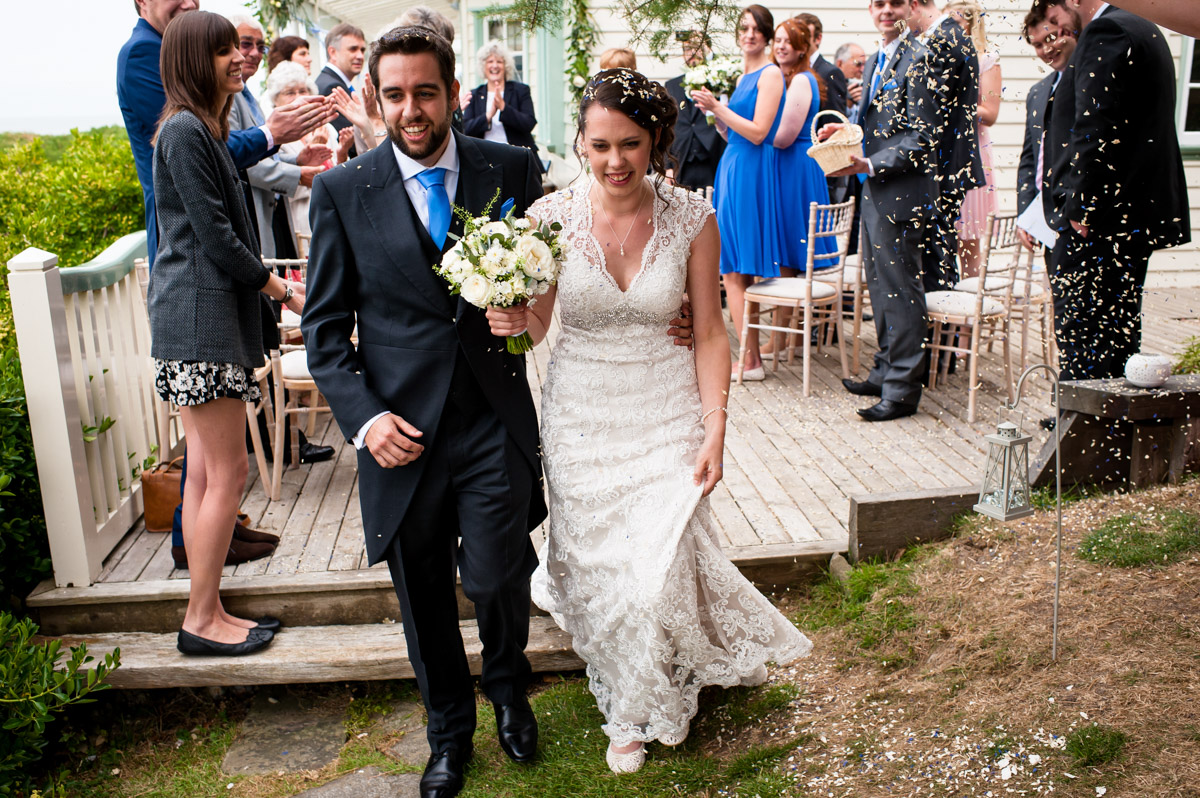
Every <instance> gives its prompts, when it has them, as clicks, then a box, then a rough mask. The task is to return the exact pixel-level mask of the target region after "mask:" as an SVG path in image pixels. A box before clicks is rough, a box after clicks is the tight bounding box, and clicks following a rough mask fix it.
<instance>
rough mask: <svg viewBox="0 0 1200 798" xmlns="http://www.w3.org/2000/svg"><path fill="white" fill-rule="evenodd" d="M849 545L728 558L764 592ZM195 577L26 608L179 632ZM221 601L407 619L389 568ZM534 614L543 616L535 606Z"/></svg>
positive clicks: (335, 574) (239, 591) (294, 582)
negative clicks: (395, 590) (401, 607)
mask: <svg viewBox="0 0 1200 798" xmlns="http://www.w3.org/2000/svg"><path fill="white" fill-rule="evenodd" d="M845 551H846V540H845V538H841V539H839V540H837V541H830V540H815V541H804V542H800V543H780V544H775V545H771V546H746V547H743V548H729V549H726V551H725V553H726V555H727V556H728V557H729V558H730V559H731V560H732V561H733V562H734V564H735V565H737V566H738V568H739V569H741V571H742V573H743V574H745V576H746V578H747V579H749V580H750V581H751V582H753V583H754V584H755V585H757V586H758V587H759V588H760V589H771V588H773V587H778V586H790V585H795V584H797V583H799V582H801V581H803V580H805V579H807V578H810V577H811V575H812V574H813V573H814V572H815V571H816V569H818V568H819V567H820V566H822V565H824V564H826V563H828V562H829V557H830V555H832V554H838V553H843V552H845ZM189 585H190V581H189V580H187V579H156V580H145V581H137V582H100V583H97V584H95V585H91V586H89V587H55V586H54V582H53V581H52V580H46V581H45V582H43V583H42V584H41V585H39V586H38V587H37V589H35V590H34V591H33V593H31V594H30V595H29V597H28V599H27V600H26V604H27V606H28V607H29V609H30V611H31V613H32V614H33V616H34V618H35V620H37V622H38V624H39V625H40V626H41V629H42V632H43V633H44V634H50V635H63V634H98V633H105V634H106V633H116V632H150V633H168V632H170V633H173V632H175V631H176V630H178V629H179V625H180V624H181V623H182V622H183V614H184V610H185V609H186V608H187V597H188V587H189ZM221 597H222V601H223V602H224V604H225V608H226V609H228V610H229V611H230V612H231V613H233V614H234V615H238V616H240V617H243V618H257V617H259V616H262V615H272V616H275V617H278V618H281V619H283V622H284V623H286V624H288V625H289V626H292V625H294V626H349V627H353V626H359V625H362V624H378V623H385V622H387V621H398V620H399V619H400V604H399V602H398V601H397V600H396V594H395V592H394V591H393V589H392V580H391V575H390V574H389V573H388V571H387V570H386V569H382V568H367V569H360V570H355V571H317V572H313V573H293V574H261V575H257V576H226V577H224V578H223V579H222V580H221ZM458 614H459V618H461V619H464V620H466V619H470V618H474V617H475V605H474V604H473V603H471V601H469V600H468V599H467V598H466V596H464V595H463V594H462V590H461V589H460V590H459V591H458ZM530 614H531V615H541V614H542V611H541V610H540V609H538V608H537V607H535V606H531V607H530Z"/></svg>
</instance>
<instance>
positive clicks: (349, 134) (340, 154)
mask: <svg viewBox="0 0 1200 798" xmlns="http://www.w3.org/2000/svg"><path fill="white" fill-rule="evenodd" d="M352 147H354V129H353V128H349V127H344V128H342V129H341V130H339V131H338V151H337V159H338V163H341V162H343V161H345V160H346V159H347V158H348V157H350V149H351V148H352Z"/></svg>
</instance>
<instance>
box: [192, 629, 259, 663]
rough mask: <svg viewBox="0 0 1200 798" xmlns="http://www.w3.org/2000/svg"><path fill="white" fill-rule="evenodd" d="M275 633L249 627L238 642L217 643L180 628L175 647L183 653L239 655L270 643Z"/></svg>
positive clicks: (221, 655)
mask: <svg viewBox="0 0 1200 798" xmlns="http://www.w3.org/2000/svg"><path fill="white" fill-rule="evenodd" d="M274 637H275V633H274V632H272V631H269V630H266V629H251V630H250V631H249V633H248V634H247V635H246V639H245V640H243V641H242V642H240V643H218V642H217V641H216V640H207V639H205V638H203V637H200V636H198V635H194V634H192V633H191V632H189V631H187V630H185V629H180V630H179V640H178V642H176V644H175V647H176V648H178V649H179V650H180V652H182V653H184V654H199V655H202V656H209V657H241V656H244V655H246V654H253V653H254V652H255V651H261V650H262V649H264V648H266V647H267V646H269V645H271V640H273V639H274Z"/></svg>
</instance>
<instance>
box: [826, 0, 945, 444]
mask: <svg viewBox="0 0 1200 798" xmlns="http://www.w3.org/2000/svg"><path fill="white" fill-rule="evenodd" d="M869 9H870V12H871V19H872V21H873V22H874V23H875V28H876V29H877V30H878V31H879V33H880V34H881V35H882V37H883V41H882V43H881V45H880V48H879V52H878V53H876V54H875V55H874V56H873V57H871V58H869V59H868V61H867V72H866V74H865V76H864V84H865V85H866V86H867V90H866V91H864V92H863V101H862V104H861V105H860V107H859V119H860V120H861V124H862V128H863V152H864V154H865V157H863V158H858V157H855V158H853V159H852V163H851V164H850V165H849V166H847V167H846V168H845V169H842V170H839V171H837V172H834V173H833V174H832V175H831V176H832V177H840V176H843V175H864V176H865V177H866V182H865V184H864V186H863V199H862V220H863V226H862V236H863V246H862V251H863V263H864V266H865V268H866V274H867V288H868V290H869V291H870V292H871V307H872V308H873V311H874V314H875V332H876V335H877V336H878V339H879V352H878V353H877V354H876V355H875V367H874V368H873V369H872V370H871V373H870V374H869V375H868V376H867V379H866V380H864V381H862V382H855V381H853V380H843V384H844V385H845V386H846V390H848V391H850V392H851V393H853V394H856V395H859V396H877V397H879V402H878V403H877V404H875V405H873V406H871V407H867V408H862V409H860V410H859V411H858V414H859V415H860V416H862V417H863V418H864V419H866V420H867V421H890V420H891V419H895V418H903V417H904V416H910V415H912V414H913V413H915V412H917V404H918V402H920V400H921V375H922V371H923V368H924V363H925V348H924V343H925V330H926V327H927V324H926V320H925V291H924V288H923V286H922V284H921V240H922V237H923V235H924V227H925V224H926V220H927V219H929V218H930V216H931V215H932V210H933V203H934V200H935V199H936V197H937V183H936V181H935V179H934V175H933V165H932V159H933V136H934V131H935V129H936V125H937V109H936V107H935V102H936V98H935V97H934V95H933V92H932V90H931V88H930V83H931V76H930V75H929V73H928V65H927V64H926V61H925V57H926V51H925V48H924V46H923V45H922V44H921V43H920V41H919V40H917V39H916V38H915V37H913V36H912V35H910V34H905V35H902V34H901V28H900V26H899V25H898V23H902V22H903V21H905V20H907V18H908V16H909V14H910V13H911V11H912V6H911V5H910V0H871V4H870V6H869ZM837 127H838V125H825V126H824V127H823V128H821V130H820V132H819V133H818V138H820V139H822V140H824V139H825V138H826V137H827V136H828V135H829V134H830V133H832V132H833V131H834V130H836V129H837Z"/></svg>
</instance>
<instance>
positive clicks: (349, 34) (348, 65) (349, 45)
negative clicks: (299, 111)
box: [316, 22, 367, 155]
mask: <svg viewBox="0 0 1200 798" xmlns="http://www.w3.org/2000/svg"><path fill="white" fill-rule="evenodd" d="M325 55H326V57H327V58H328V59H329V63H327V64H325V66H324V68H323V69H322V70H321V71H320V73H318V74H317V80H316V83H317V91H319V92H321V94H322V95H324V96H326V97H328V96H329V95H330V94H331V93H332V92H333V90H334V89H335V88H338V87H339V86H340V87H341V88H342V89H344V90H345V91H347V92H352V91H354V86H353V85H351V84H353V83H354V79H355V78H356V77H358V75H359V73H360V72H362V69H363V63H364V61H365V60H366V57H367V39H366V37H365V36H364V35H363V32H362V28H356V27H355V26H353V25H351V24H350V23H348V22H342V23H339V24H337V25H334V26H333V28H332V29H331V30H330V31H329V33H328V34H326V36H325ZM333 126H334V127H335V128H337V129H338V130H341V129H342V128H344V127H350V120H349V119H347V118H346V117H344V116H342V115H341V114H338V115H337V117H335V118H334V120H333ZM355 154H357V153H351V155H355Z"/></svg>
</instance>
